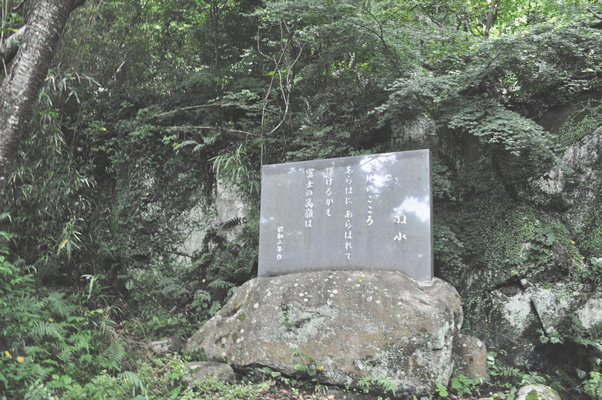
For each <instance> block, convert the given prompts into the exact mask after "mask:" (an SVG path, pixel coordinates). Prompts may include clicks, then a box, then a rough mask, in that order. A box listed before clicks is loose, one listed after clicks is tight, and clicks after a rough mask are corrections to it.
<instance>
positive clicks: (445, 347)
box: [187, 271, 462, 395]
mask: <svg viewBox="0 0 602 400" xmlns="http://www.w3.org/2000/svg"><path fill="white" fill-rule="evenodd" d="M461 324H462V309H461V307H460V297H459V295H458V293H457V292H456V290H455V288H454V287H453V286H451V285H449V284H448V283H446V282H444V281H442V280H440V279H437V278H435V279H433V280H432V281H431V282H428V283H427V282H421V283H420V284H419V283H418V282H416V281H414V280H412V279H411V278H409V277H407V276H406V275H403V274H397V273H395V272H385V271H383V272H378V271H371V272H369V271H363V272H362V271H322V272H307V273H298V274H290V275H282V276H278V277H271V278H268V277H260V278H256V279H253V280H251V281H249V282H247V283H245V284H244V285H243V286H241V287H240V288H239V289H238V290H237V291H236V292H235V294H234V295H233V296H232V298H231V299H230V301H229V302H228V304H226V306H225V307H224V308H222V309H221V310H220V312H219V313H218V314H217V315H215V316H214V317H213V318H212V319H211V320H209V321H208V322H207V323H206V324H205V325H204V326H203V328H201V329H200V330H199V331H198V332H197V333H196V334H195V335H194V336H193V337H192V338H191V339H190V340H189V342H188V344H187V348H188V350H190V351H194V350H196V349H198V348H203V349H204V350H205V353H206V354H207V356H208V357H225V358H227V359H228V361H230V362H231V363H232V364H234V365H235V366H236V367H238V368H243V369H245V368H248V369H251V368H255V367H261V366H267V367H269V368H272V369H274V370H277V371H280V372H282V373H284V374H289V375H294V374H295V373H297V371H296V370H295V368H294V364H297V363H299V360H298V359H297V360H293V359H292V357H291V352H290V349H291V348H295V349H297V351H299V352H300V353H303V354H306V355H308V356H310V357H312V358H313V359H315V361H316V363H317V365H319V366H322V367H323V369H322V370H321V371H320V372H319V373H320V375H321V376H320V380H321V382H324V383H327V384H334V385H350V386H351V387H357V382H358V380H359V379H360V378H362V377H367V378H379V377H385V376H386V377H389V378H391V379H393V380H394V382H395V383H396V384H397V386H398V389H397V393H398V394H407V395H412V394H426V393H429V392H431V391H433V390H434V389H435V388H436V384H437V383H441V384H444V385H446V384H447V383H448V380H449V377H450V375H451V372H452V369H453V359H452V342H453V339H454V336H455V335H456V334H457V333H458V332H459V330H460V327H461ZM303 361H306V362H308V359H307V358H306V359H305V360H303Z"/></svg>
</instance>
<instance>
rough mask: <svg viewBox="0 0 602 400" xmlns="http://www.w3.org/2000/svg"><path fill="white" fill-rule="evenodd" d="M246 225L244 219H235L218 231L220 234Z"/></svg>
mask: <svg viewBox="0 0 602 400" xmlns="http://www.w3.org/2000/svg"><path fill="white" fill-rule="evenodd" d="M243 223H244V219H243V218H242V217H234V218H232V219H230V220H228V221H226V222H224V223H223V224H222V225H221V226H220V227H219V229H218V232H220V233H221V232H224V231H227V230H228V229H232V228H234V227H236V226H238V225H242V224H243Z"/></svg>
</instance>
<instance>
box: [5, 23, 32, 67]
mask: <svg viewBox="0 0 602 400" xmlns="http://www.w3.org/2000/svg"><path fill="white" fill-rule="evenodd" d="M26 28H27V25H24V26H22V27H21V29H19V30H18V31H17V32H16V33H14V34H12V35H11V36H9V37H8V39H6V42H4V43H2V48H1V49H0V57H2V61H3V62H4V64H5V65H6V64H8V63H10V62H11V61H12V59H13V58H15V56H16V55H17V50H19V45H20V44H21V41H22V40H23V37H24V35H25V31H26Z"/></svg>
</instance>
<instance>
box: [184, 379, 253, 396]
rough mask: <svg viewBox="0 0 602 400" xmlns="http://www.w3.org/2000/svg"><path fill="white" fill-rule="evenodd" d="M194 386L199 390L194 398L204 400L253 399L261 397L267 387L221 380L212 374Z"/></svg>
mask: <svg viewBox="0 0 602 400" xmlns="http://www.w3.org/2000/svg"><path fill="white" fill-rule="evenodd" d="M194 387H195V390H196V391H197V393H195V396H196V397H194V398H195V399H202V400H214V399H216V400H239V399H249V400H252V399H256V398H257V397H259V395H260V394H261V392H262V390H263V389H264V388H265V386H263V387H262V386H259V387H258V386H255V385H249V384H230V383H228V382H219V381H218V380H217V379H216V378H214V377H212V376H209V377H207V378H206V379H205V380H204V381H203V382H199V383H195V385H194Z"/></svg>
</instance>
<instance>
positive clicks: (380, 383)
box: [357, 376, 397, 397]
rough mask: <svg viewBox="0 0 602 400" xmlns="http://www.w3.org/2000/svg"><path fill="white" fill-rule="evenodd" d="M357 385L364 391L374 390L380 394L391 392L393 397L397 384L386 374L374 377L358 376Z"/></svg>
mask: <svg viewBox="0 0 602 400" xmlns="http://www.w3.org/2000/svg"><path fill="white" fill-rule="evenodd" d="M357 385H358V386H359V388H360V389H361V390H363V391H364V393H368V392H375V393H380V394H382V395H387V394H389V393H391V394H392V395H393V397H395V391H396V390H397V384H396V383H395V381H394V380H393V379H392V378H391V377H388V376H379V377H376V378H368V377H366V376H364V377H362V378H360V380H359V381H358V382H357Z"/></svg>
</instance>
